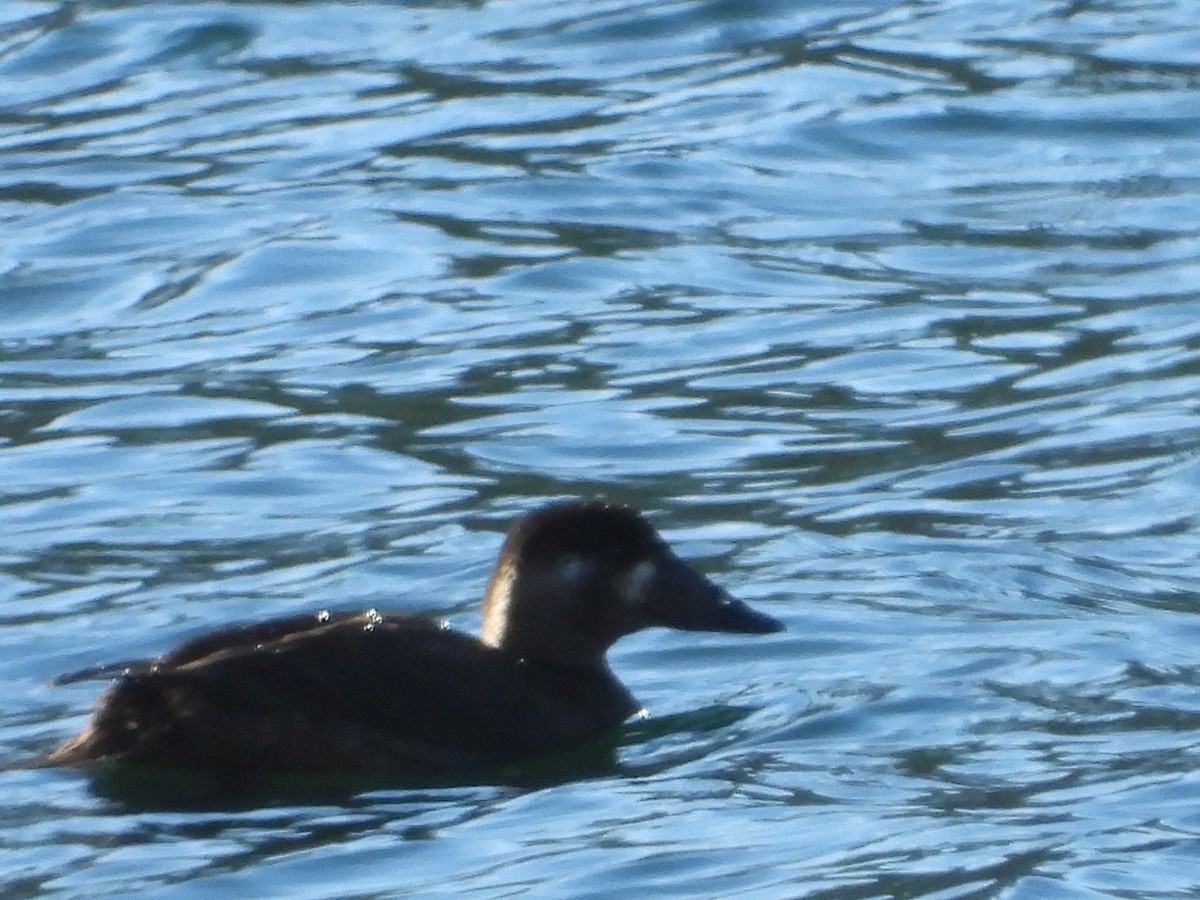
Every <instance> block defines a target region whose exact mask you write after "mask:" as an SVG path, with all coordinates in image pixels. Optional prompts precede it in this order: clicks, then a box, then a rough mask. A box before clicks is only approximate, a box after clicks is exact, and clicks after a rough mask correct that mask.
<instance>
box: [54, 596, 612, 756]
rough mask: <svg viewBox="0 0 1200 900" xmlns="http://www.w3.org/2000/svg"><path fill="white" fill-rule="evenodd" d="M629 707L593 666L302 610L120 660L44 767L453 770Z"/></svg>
mask: <svg viewBox="0 0 1200 900" xmlns="http://www.w3.org/2000/svg"><path fill="white" fill-rule="evenodd" d="M634 709H635V704H634V702H633V700H632V698H631V697H630V695H629V693H628V692H627V691H626V690H625V689H624V688H623V687H622V686H621V685H620V683H619V682H618V681H617V680H616V679H615V678H614V677H613V676H612V674H611V673H610V672H609V671H608V669H607V668H603V667H602V668H594V667H566V666H546V665H542V664H538V663H534V662H527V661H524V660H519V659H516V658H515V657H513V656H511V655H509V654H506V653H504V652H501V651H499V650H496V649H493V648H490V647H486V646H484V645H482V644H480V643H479V642H478V641H476V640H475V639H473V638H471V637H468V636H466V635H464V634H461V633H458V632H454V631H449V630H446V629H444V628H442V627H440V626H439V625H438V624H436V623H432V622H429V621H427V620H424V619H420V618H415V617H409V616H399V615H386V616H381V615H379V614H377V613H375V612H374V611H371V612H368V613H364V614H357V615H340V616H334V617H328V616H325V617H312V616H305V617H297V618H291V619H278V620H273V621H268V622H263V623H259V624H257V625H253V626H245V627H236V628H230V629H225V630H223V631H219V632H215V633H213V634H209V635H205V636H203V637H201V638H197V639H196V640H194V641H190V642H188V643H185V644H183V645H181V646H180V647H179V648H177V649H176V650H175V651H173V652H171V653H169V654H167V655H166V656H164V657H162V658H160V659H159V660H156V661H152V662H150V663H147V664H144V665H134V666H132V667H130V668H129V670H128V672H127V674H125V675H123V676H122V677H121V678H120V679H119V680H118V681H117V682H116V683H115V684H114V685H113V687H112V688H110V689H109V691H108V692H107V693H106V694H105V695H104V696H103V697H102V699H101V701H100V706H99V709H98V711H97V713H96V715H95V717H94V718H93V721H92V723H91V725H90V727H89V728H88V729H86V730H85V731H84V732H83V733H82V734H81V735H79V736H78V737H77V738H74V739H73V740H71V741H69V742H67V743H66V744H64V745H63V746H62V747H60V748H59V749H58V750H56V751H54V753H52V754H51V756H50V758H49V760H50V761H51V762H54V763H79V762H87V761H93V760H101V759H119V760H124V761H129V762H139V763H151V764H155V765H167V766H179V767H186V768H201V769H221V770H229V771H249V770H261V769H274V770H288V769H290V770H343V771H345V770H359V771H402V772H414V773H451V772H463V771H469V770H484V769H489V768H493V767H496V766H500V765H504V764H506V763H510V762H514V761H516V760H521V759H526V758H529V757H533V756H537V755H538V754H541V753H546V752H550V751H553V750H556V749H559V748H562V747H566V746H570V745H574V744H578V743H580V742H582V741H586V740H588V739H589V738H591V737H594V736H597V735H599V734H601V733H603V732H604V731H606V730H608V729H611V728H614V727H616V726H617V725H619V724H620V723H621V722H622V721H624V720H625V719H626V718H627V717H628V716H629V715H630V714H631V713H632V712H633V711H634Z"/></svg>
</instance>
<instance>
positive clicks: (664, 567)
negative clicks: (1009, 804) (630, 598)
mask: <svg viewBox="0 0 1200 900" xmlns="http://www.w3.org/2000/svg"><path fill="white" fill-rule="evenodd" d="M646 612H647V614H648V616H649V618H650V624H652V625H663V626H666V627H667V628H681V629H684V630H686V631H729V632H734V633H737V634H771V633H773V632H776V631H783V629H784V625H783V623H782V622H780V621H779V620H778V619H776V618H773V617H772V616H768V615H767V614H766V613H762V612H759V611H758V610H756V609H752V608H751V607H749V606H747V605H746V604H745V603H743V602H742V601H740V600H735V599H734V598H733V597H731V596H729V594H727V593H726V592H725V591H723V590H722V589H721V588H719V587H717V586H716V585H715V584H713V583H712V582H711V581H709V580H708V579H707V578H705V577H704V576H703V575H701V574H700V573H699V572H697V571H696V570H695V569H693V568H692V567H691V566H689V565H688V564H687V563H685V562H683V560H681V559H678V558H675V557H671V558H670V559H668V560H663V561H661V562H660V563H659V564H658V566H657V571H656V573H655V576H654V578H653V581H652V582H651V584H650V585H649V590H648V596H647V597H646Z"/></svg>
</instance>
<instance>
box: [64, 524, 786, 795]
mask: <svg viewBox="0 0 1200 900" xmlns="http://www.w3.org/2000/svg"><path fill="white" fill-rule="evenodd" d="M655 625H662V626H668V627H671V628H680V629H686V630H695V631H726V632H741V633H746V634H766V633H769V632H774V631H779V630H781V629H782V628H783V625H782V624H781V623H779V622H778V621H776V620H775V619H773V618H771V617H770V616H767V615H765V614H763V613H761V612H756V611H755V610H753V609H751V608H750V607H748V606H746V605H745V604H743V603H741V602H739V601H737V600H735V599H733V598H732V597H730V596H729V595H728V594H726V593H725V592H724V591H723V590H721V589H720V588H718V587H717V586H716V585H714V584H713V583H712V582H711V581H709V580H708V579H707V578H705V577H704V576H703V575H701V574H700V573H698V572H697V571H696V570H695V569H693V568H691V567H690V566H689V565H687V564H686V563H685V562H683V561H682V560H681V559H679V557H677V556H676V555H675V554H674V553H673V552H672V551H671V550H670V548H669V547H668V546H667V545H666V543H665V542H664V541H663V539H662V538H661V537H660V536H659V535H658V534H657V532H656V531H655V530H654V528H653V527H652V526H651V525H650V524H649V522H647V521H646V519H645V518H643V517H642V516H641V515H640V514H639V513H637V512H635V511H634V510H632V509H629V508H626V507H622V506H616V505H610V504H607V503H603V502H598V501H589V502H582V501H568V502H559V503H554V504H551V505H549V506H545V507H543V508H541V509H538V510H536V511H534V512H531V513H529V514H527V515H525V516H523V517H521V518H519V519H518V520H516V522H515V523H514V524H513V526H512V527H511V529H510V530H509V532H508V536H507V538H506V540H505V543H504V546H503V548H502V550H501V553H500V558H499V560H498V561H497V564H496V568H495V571H494V572H493V574H492V577H491V580H490V582H489V584H488V587H487V591H486V594H485V597H484V603H483V634H482V637H481V638H480V639H478V640H477V639H475V638H473V637H470V636H469V635H466V634H462V633H460V632H455V631H451V630H448V629H447V628H445V627H444V625H442V624H439V623H437V622H433V621H429V620H427V619H423V618H420V617H417V616H410V615H400V614H390V613H379V612H376V611H375V610H368V611H367V612H357V613H329V612H320V613H318V614H316V615H303V616H293V617H288V618H280V619H274V620H269V621H265V622H260V623H256V624H248V625H239V626H234V627H229V628H224V629H221V630H218V631H215V632H211V633H209V634H205V635H201V636H200V637H196V638H194V639H192V640H189V641H186V642H185V643H183V644H181V645H180V646H178V647H176V648H175V649H174V650H172V651H170V652H169V653H167V654H165V655H163V656H160V657H158V658H157V659H153V660H147V661H140V662H136V663H125V664H121V666H120V667H119V668H118V667H114V666H109V667H101V668H97V669H93V670H88V671H85V672H82V673H75V674H74V675H69V676H64V677H63V678H61V679H59V683H65V682H69V681H75V680H80V679H82V678H88V677H111V676H113V675H117V674H119V677H118V679H117V681H116V682H115V683H114V684H113V685H112V686H111V687H110V688H109V689H108V690H107V691H106V692H105V693H104V694H103V695H102V696H101V698H100V700H99V702H98V704H97V709H96V711H95V712H94V714H93V716H92V718H91V720H90V722H89V723H88V725H87V726H86V727H85V728H84V730H83V731H82V733H80V734H79V735H77V736H76V737H73V738H71V739H70V740H68V741H67V742H65V743H64V744H62V745H61V746H59V747H58V748H57V749H56V750H54V751H53V752H51V753H50V754H49V755H48V756H47V757H46V759H45V762H46V763H47V764H50V765H84V764H89V763H93V762H102V761H109V760H112V761H121V762H131V763H137V764H143V765H152V766H165V767H172V768H188V769H201V770H215V771H242V772H244V771H268V770H274V771H360V772H369V771H374V772H389V771H391V772H402V773H413V774H420V773H428V774H452V773H464V772H470V771H484V770H491V769H496V768H498V767H503V766H506V765H509V764H512V763H517V762H521V761H524V760H528V759H530V758H534V757H538V756H541V755H543V754H549V753H552V752H555V751H559V750H563V749H565V748H569V747H574V746H577V745H581V744H584V743H586V742H588V741H589V740H591V739H593V738H596V737H598V736H600V735H602V734H603V733H605V732H608V731H611V730H613V729H615V728H617V726H619V725H620V724H621V723H622V722H624V721H625V720H626V719H627V718H628V717H629V716H630V715H632V714H633V713H634V712H636V711H637V709H638V705H637V703H636V702H635V701H634V699H633V697H632V695H631V694H630V693H629V691H628V690H626V688H625V687H624V686H623V685H622V684H621V682H620V681H618V680H617V678H616V677H615V676H614V675H613V673H612V672H611V670H610V669H609V667H608V664H607V663H606V661H605V653H606V652H607V650H608V648H609V647H610V646H612V644H613V643H614V642H615V641H616V640H617V639H618V638H620V637H622V636H623V635H627V634H631V633H632V632H635V631H638V630H640V629H642V628H646V627H650V626H655Z"/></svg>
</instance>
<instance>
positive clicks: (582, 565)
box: [558, 556, 592, 584]
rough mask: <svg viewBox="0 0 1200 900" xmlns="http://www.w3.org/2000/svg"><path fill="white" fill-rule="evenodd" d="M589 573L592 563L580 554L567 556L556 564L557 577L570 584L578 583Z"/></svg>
mask: <svg viewBox="0 0 1200 900" xmlns="http://www.w3.org/2000/svg"><path fill="white" fill-rule="evenodd" d="M591 573H592V564H591V563H590V562H588V561H587V560H586V559H584V558H583V557H582V556H568V557H567V558H566V559H564V560H563V561H562V562H561V563H559V564H558V577H559V578H561V579H562V580H563V581H568V582H570V583H572V584H578V583H579V582H581V581H583V580H584V578H586V577H588V576H590V575H591Z"/></svg>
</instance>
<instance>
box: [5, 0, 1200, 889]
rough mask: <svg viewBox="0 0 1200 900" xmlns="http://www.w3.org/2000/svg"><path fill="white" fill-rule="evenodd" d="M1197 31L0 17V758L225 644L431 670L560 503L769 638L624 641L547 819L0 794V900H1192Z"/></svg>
mask: <svg viewBox="0 0 1200 900" xmlns="http://www.w3.org/2000/svg"><path fill="white" fill-rule="evenodd" d="M1194 12H1195V11H1194V9H1193V8H1192V6H1191V5H1190V4H1188V3H1186V2H1182V0H1176V2H1168V0H1158V2H1137V0H1115V2H1111V3H1068V2H1042V3H1028V2H1008V0H991V2H987V3H982V2H968V0H958V2H954V0H929V2H909V3H896V2H883V0H875V2H866V0H863V2H843V3H836V4H830V3H802V2H796V0H789V2H770V0H762V2H738V3H729V2H716V0H711V2H699V0H687V2H682V0H680V2H658V3H640V4H639V3H634V2H630V0H613V2H587V3H583V2H574V0H555V2H549V0H543V2H523V3H512V2H490V3H482V2H481V3H453V2H441V3H437V2H429V3H413V4H397V3H382V2H379V3H355V4H343V3H321V2H309V3H302V2H296V3H286V4H278V3H277V4H271V3H253V2H244V3H225V4H220V3H179V4H172V3H167V2H162V3H154V4H145V3H136V2H119V0H109V2H99V0H93V2H76V3H57V2H21V0H9V2H8V3H6V4H5V5H4V6H3V8H2V9H0V84H2V85H3V89H2V91H0V110H2V116H0V216H2V222H3V225H2V229H3V238H4V239H3V241H2V242H0V400H2V406H0V429H2V430H0V436H2V440H3V443H0V528H2V533H3V534H4V547H3V550H2V551H0V588H2V593H0V597H2V598H3V600H2V605H0V683H2V685H3V686H2V687H0V708H2V709H3V713H4V714H3V717H2V719H0V759H15V758H20V757H24V756H29V755H32V754H34V753H38V752H43V751H45V750H47V749H49V748H50V747H52V746H53V745H54V744H55V743H56V742H57V741H59V740H61V739H63V738H64V737H66V736H68V735H70V734H71V733H73V731H74V730H76V729H77V728H78V727H79V726H80V725H81V724H82V722H83V721H84V718H85V716H86V713H87V711H88V709H89V707H90V705H91V703H92V702H93V700H94V698H95V694H96V690H97V688H96V685H94V684H78V685H71V686H67V687H61V688H46V687H44V685H45V683H46V682H47V681H48V680H49V679H51V678H52V677H54V676H55V675H57V674H59V673H62V672H66V671H70V670H73V669H78V668H82V667H85V666H88V665H92V664H95V663H98V662H106V661H113V660H120V659H128V658H131V657H136V656H139V655H151V654H154V653H157V652H160V651H162V650H164V649H166V648H167V647H169V646H171V645H172V644H174V643H176V642H177V641H178V640H180V639H182V638H183V637H186V636H189V635H192V634H195V633H198V632H200V631H203V630H205V629H208V628H212V627H215V626H219V625H222V624H225V623H228V622H231V621H241V620H245V619H252V618H258V617H263V616H267V615H276V614H284V613H292V612H300V611H305V610H314V609H319V608H322V607H328V608H338V609H342V608H366V607H369V606H378V607H386V608H391V609H403V610H429V611H431V612H433V613H435V614H437V615H441V616H445V617H447V618H449V619H451V620H452V621H453V622H454V624H455V625H457V626H459V627H463V628H468V629H469V628H473V627H474V626H475V622H476V619H477V615H478V603H477V600H478V597H479V594H480V592H481V590H482V586H483V583H484V581H485V579H486V577H487V573H488V571H489V567H490V563H491V560H492V558H493V556H494V554H495V552H496V549H497V547H498V544H499V540H500V534H501V532H502V531H503V528H504V526H505V524H506V523H507V521H509V520H510V519H511V518H512V517H513V516H514V515H516V514H517V513H519V512H520V511H521V510H524V509H528V508H530V507H531V506H534V505H536V504H538V503H540V502H542V501H543V500H544V499H546V498H549V497H559V496H564V495H581V494H582V495H591V494H597V493H602V494H605V495H607V496H609V497H612V498H614V499H616V500H620V501H624V502H628V503H632V504H634V505H635V506H637V507H639V508H642V509H644V510H646V511H647V512H648V514H649V515H650V516H651V517H652V519H653V520H654V521H655V522H656V523H657V524H658V525H659V526H660V527H661V528H662V530H663V531H664V532H665V533H666V535H667V536H668V537H669V538H670V539H671V541H672V542H673V543H674V544H675V545H676V547H677V548H678V549H679V550H680V552H681V554H682V555H684V556H686V557H688V558H690V559H693V560H696V561H697V563H698V564H699V565H700V566H701V567H702V568H703V569H704V570H705V571H707V572H708V573H709V574H711V575H712V576H713V577H714V578H715V579H717V580H718V581H720V582H721V583H722V584H724V585H726V586H727V587H729V588H730V589H731V590H733V591H734V592H735V593H736V594H738V595H739V596H740V597H742V598H744V599H746V600H748V601H750V602H752V603H755V604H756V605H758V606H759V607H760V608H762V609H764V610H766V611H767V612H769V613H771V614H772V615H775V616H778V617H780V618H782V619H784V620H785V621H786V622H787V624H788V627H789V630H788V631H787V632H786V633H784V634H781V635H777V636H771V637H765V638H744V637H737V636H726V635H706V636H696V635H681V634H670V633H647V634H643V635H638V636H636V637H634V638H631V639H628V640H626V641H624V642H622V643H621V644H620V645H619V646H618V648H617V649H616V650H615V651H614V653H613V654H612V657H611V660H612V663H613V665H614V667H615V668H616V669H617V671H618V672H619V673H620V674H621V676H622V677H623V679H624V680H625V681H626V682H627V683H628V684H629V686H630V687H631V688H632V689H633V690H634V692H635V693H636V694H637V696H638V698H639V699H640V700H641V701H642V702H643V703H644V704H645V705H646V706H647V708H648V709H649V710H650V712H651V717H650V718H649V719H647V720H645V721H641V722H633V723H630V725H629V726H628V728H627V729H626V731H625V733H624V734H623V736H622V738H621V746H620V752H619V762H618V765H617V768H616V769H615V770H613V771H607V772H602V773H600V774H598V775H594V776H592V777H580V778H567V779H564V780H560V781H559V782H557V783H551V784H544V785H540V786H524V787H521V786H512V785H500V786H495V785H464V786H460V787H455V786H449V787H445V788H439V789H422V790H411V789H402V788H400V787H395V786H387V785H384V786H378V787H374V788H371V789H367V790H361V791H355V792H348V793H346V794H345V795H341V796H332V797H323V798H315V799H312V800H303V801H300V800H295V799H293V800H287V799H281V800H277V801H275V802H271V803H267V804H247V805H245V806H244V807H243V808H218V809H213V808H200V809H157V808H138V807H136V806H134V805H130V804H128V803H122V802H121V801H120V800H119V799H114V798H112V797H109V796H105V795H104V793H103V792H102V791H100V790H98V789H97V787H96V786H95V785H93V784H90V783H89V782H88V781H87V780H86V779H84V778H82V777H80V776H79V775H78V774H75V773H70V772H60V771H17V772H6V773H0V790H2V791H3V796H4V803H3V805H2V812H0V894H3V895H4V896H6V897H8V896H11V897H56V898H67V897H83V896H86V897H89V898H99V897H122V896H133V895H137V894H140V893H145V892H150V891H153V893H154V894H155V896H164V897H172V898H175V897H178V898H199V897H210V896H228V895H229V894H230V893H241V894H245V895H253V896H259V897H280V896H286V897H289V898H331V897H355V898H367V897H383V896H410V895H428V896H449V895H452V896H456V897H458V896H479V897H493V896H536V897H552V896H553V897H559V896H572V897H601V896H614V895H620V894H623V893H628V894H630V895H647V894H650V893H653V894H654V895H656V896H752V897H778V898H792V897H821V898H868V897H928V898H938V900H943V898H966V897H969V898H982V897H1004V898H1009V900H1027V898H1055V900H1057V898H1096V897H1121V898H1132V897H1136V898H1160V897H1164V898H1165V897H1185V896H1186V897H1191V896H1195V895H1196V893H1197V892H1198V891H1200V842H1198V836H1200V813H1198V812H1197V809H1198V808H1200V807H1198V802H1197V801H1198V800H1200V777H1198V775H1197V762H1198V761H1200V760H1198V747H1200V701H1198V699H1197V698H1198V696H1200V695H1198V693H1197V685H1198V684H1200V667H1198V665H1197V662H1196V649H1195V648H1196V647H1197V646H1198V645H1200V618H1198V617H1197V603H1196V598H1195V593H1194V591H1195V585H1196V584H1197V576H1198V574H1200V523H1198V522H1197V517H1196V511H1195V510H1196V502H1195V498H1196V496H1197V487H1198V483H1200V416H1197V399H1196V398H1197V397H1198V396H1200V353H1198V348H1200V293H1198V292H1197V287H1196V285H1197V280H1198V279H1197V276H1198V274H1200V264H1198V263H1200V238H1197V234H1200V202H1198V200H1200V178H1198V177H1197V175H1196V173H1197V172H1198V171H1200V149H1198V148H1200V124H1198V123H1200V102H1198V94H1197V85H1198V83H1200V63H1198V62H1197V60H1198V59H1200V55H1198V52H1197V51H1198V50H1200V26H1198V25H1197V24H1196V23H1195V15H1194Z"/></svg>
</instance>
